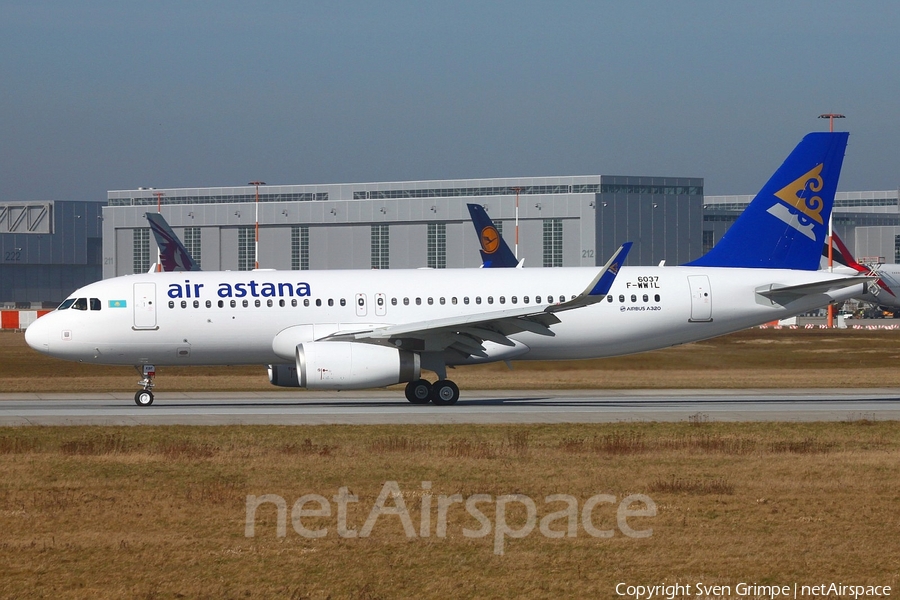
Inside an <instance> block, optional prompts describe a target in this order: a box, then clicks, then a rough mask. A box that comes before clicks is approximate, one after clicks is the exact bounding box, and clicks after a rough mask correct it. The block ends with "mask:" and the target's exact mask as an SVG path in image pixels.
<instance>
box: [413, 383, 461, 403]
mask: <svg viewBox="0 0 900 600" xmlns="http://www.w3.org/2000/svg"><path fill="white" fill-rule="evenodd" d="M406 399H407V400H409V401H410V402H412V403H413V404H428V403H429V402H433V403H434V404H437V405H438V406H447V405H450V404H456V401H457V400H459V387H458V386H457V385H456V384H455V383H453V382H452V381H450V380H449V379H442V380H440V381H438V382H436V383H435V384H434V385H432V384H431V383H429V382H428V381H426V380H425V379H418V380H416V381H410V382H409V383H407V384H406Z"/></svg>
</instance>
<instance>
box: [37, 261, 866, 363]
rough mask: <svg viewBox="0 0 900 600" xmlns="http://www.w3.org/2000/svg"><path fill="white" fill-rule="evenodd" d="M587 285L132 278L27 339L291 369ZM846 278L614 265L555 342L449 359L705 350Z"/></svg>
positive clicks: (466, 275) (808, 304)
mask: <svg viewBox="0 0 900 600" xmlns="http://www.w3.org/2000/svg"><path fill="white" fill-rule="evenodd" d="M596 273H597V269H595V268H582V267H579V268H552V269H550V268H541V269H539V268H535V269H524V270H523V269H442V270H381V271H378V270H361V271H347V270H345V271H249V272H234V271H227V272H192V273H149V274H138V275H129V276H124V277H117V278H114V279H108V280H104V281H100V282H97V283H93V284H91V285H88V286H85V287H83V288H81V289H79V290H78V291H76V292H74V293H73V294H72V297H79V298H80V297H83V298H86V299H89V300H90V299H96V300H99V303H97V302H93V303H89V306H88V308H87V309H85V310H80V309H76V308H72V307H70V308H67V309H66V310H56V311H54V312H51V313H49V314H47V315H45V316H43V317H41V318H40V319H38V320H37V321H35V323H34V324H32V325H31V326H30V327H29V329H28V331H27V333H26V336H27V340H28V343H29V344H30V345H31V346H32V347H34V348H36V349H38V350H40V351H42V352H45V353H47V354H50V355H52V356H56V357H59V358H64V359H69V360H76V361H82V362H86V363H98V364H130V365H139V364H148V363H149V364H155V365H221V364H260V365H262V364H268V363H275V364H278V363H281V364H285V363H293V361H294V359H295V357H294V348H295V346H296V344H297V343H302V342H310V341H313V340H315V339H321V338H323V337H325V336H328V335H330V334H332V333H335V332H338V331H344V332H346V331H358V330H367V329H374V328H377V327H380V326H384V325H397V324H404V323H418V324H421V323H427V322H430V321H435V322H437V321H439V320H441V319H447V318H451V317H460V316H464V315H484V314H486V313H492V312H494V311H502V310H510V309H522V308H525V307H531V306H533V307H534V309H535V311H539V310H541V309H542V308H544V307H546V306H548V305H552V304H555V303H558V302H560V301H561V300H562V298H565V299H566V300H568V299H570V298H572V297H573V296H574V295H576V294H579V293H580V292H581V291H582V290H584V288H585V286H586V285H588V283H589V282H590V281H591V279H592V277H594V276H595V275H596ZM841 277H843V275H839V274H836V273H835V274H832V273H827V272H822V271H797V270H780V269H755V268H725V267H714V268H711V267H622V268H621V269H620V271H619V273H618V277H617V278H616V280H615V282H614V284H613V286H612V289H611V290H610V292H609V294H608V295H607V296H606V298H604V299H603V300H602V301H600V302H598V303H596V304H593V305H591V306H586V307H582V308H577V309H573V310H569V311H565V312H560V313H556V316H557V317H558V318H559V319H560V322H559V323H557V324H554V325H553V326H552V332H553V335H539V334H537V333H532V332H527V331H526V332H520V333H516V334H513V335H510V336H509V338H510V339H511V340H513V341H514V342H515V346H514V347H509V346H506V345H500V344H495V343H492V342H485V344H484V347H485V350H486V353H487V355H488V357H487V358H485V357H477V356H469V357H467V358H460V359H459V360H456V361H454V360H453V359H452V358H450V359H448V361H447V364H467V363H477V362H489V361H493V360H503V359H509V358H515V359H517V360H548V359H579V358H594V357H604V356H616V355H623V354H630V353H635V352H642V351H646V350H653V349H657V348H664V347H668V346H672V345H675V344H682V343H686V342H692V341H697V340H702V339H706V338H711V337H714V336H718V335H722V334H725V333H729V332H732V331H737V330H740V329H744V328H747V327H750V326H753V325H758V324H761V323H765V322H767V321H771V320H774V319H779V318H783V317H787V316H791V315H795V314H799V313H802V312H805V311H808V310H812V309H815V308H819V307H822V306H825V305H827V304H829V303H830V302H834V301H841V300H845V299H847V298H850V297H852V296H855V295H859V294H860V292H861V289H862V284H860V285H853V286H851V287H845V288H843V289H840V290H837V291H832V292H828V293H814V294H809V295H805V296H797V297H796V299H793V300H790V301H783V302H782V303H781V304H779V303H773V301H771V300H769V298H767V297H764V296H762V295H760V294H759V293H758V292H759V291H760V290H765V289H769V288H771V287H772V285H773V284H774V286H775V287H779V286H796V285H801V284H808V283H816V282H827V281H830V280H833V279H839V278H841ZM90 304H93V305H95V306H98V307H99V309H95V310H91V309H90ZM279 334H282V335H281V336H279ZM413 350H416V349H413ZM419 350H421V351H426V352H427V351H429V348H427V347H423V348H420V349H419Z"/></svg>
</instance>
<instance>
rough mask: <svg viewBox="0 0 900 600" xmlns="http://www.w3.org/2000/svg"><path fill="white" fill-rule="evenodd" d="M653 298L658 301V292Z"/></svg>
mask: <svg viewBox="0 0 900 600" xmlns="http://www.w3.org/2000/svg"><path fill="white" fill-rule="evenodd" d="M653 299H654V300H655V301H656V302H659V294H657V295H655V296H653Z"/></svg>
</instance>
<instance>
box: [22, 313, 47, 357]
mask: <svg viewBox="0 0 900 600" xmlns="http://www.w3.org/2000/svg"><path fill="white" fill-rule="evenodd" d="M42 321H44V318H43V317H42V318H39V319H36V320H35V321H34V322H32V323H31V325H29V326H28V328H27V329H25V343H26V344H28V345H29V346H31V347H32V348H34V349H35V350H37V351H38V352H44V353H49V352H50V329H49V327H48V326H47V323H46V321H44V322H43V323H42Z"/></svg>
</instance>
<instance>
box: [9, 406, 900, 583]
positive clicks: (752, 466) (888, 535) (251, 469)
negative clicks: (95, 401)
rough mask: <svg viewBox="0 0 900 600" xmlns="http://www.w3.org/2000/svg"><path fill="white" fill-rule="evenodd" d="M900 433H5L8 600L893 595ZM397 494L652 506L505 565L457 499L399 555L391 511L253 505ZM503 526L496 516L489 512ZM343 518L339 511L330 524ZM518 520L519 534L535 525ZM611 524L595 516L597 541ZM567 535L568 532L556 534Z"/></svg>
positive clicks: (899, 556)
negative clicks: (711, 588)
mask: <svg viewBox="0 0 900 600" xmlns="http://www.w3.org/2000/svg"><path fill="white" fill-rule="evenodd" d="M898 450H900V424H898V423H896V422H870V421H856V422H845V423H832V424H825V423H819V424H814V423H813V424H725V423H702V422H701V423H699V424H692V423H681V424H604V425H540V426H506V427H504V426H474V425H453V426H449V425H448V426H371V427H351V426H319V427H223V428H208V427H206V428H204V427H133V428H100V427H55V428H39V427H29V428H5V429H0V472H2V473H3V477H2V479H0V529H2V531H3V534H2V537H0V597H4V598H15V597H47V598H59V597H77V598H123V597H129V598H272V597H286V598H329V597H330V598H397V597H416V598H422V597H438V596H441V597H479V598H507V597H510V596H517V597H525V598H529V597H530V598H544V597H567V598H573V597H594V598H612V597H614V596H615V594H614V586H615V584H616V583H617V582H620V581H622V582H628V583H635V584H636V583H645V584H646V583H651V584H652V583H660V582H663V581H665V582H668V583H674V582H682V583H688V582H691V583H692V582H696V581H703V582H706V583H708V584H710V583H721V584H726V585H728V584H730V585H734V584H735V583H737V582H739V581H751V582H752V581H756V582H772V583H786V584H791V583H793V582H795V581H797V582H800V583H804V582H805V583H820V582H829V581H842V582H844V583H847V582H853V583H872V584H881V585H893V586H894V587H895V589H896V586H897V585H898V583H900V582H898V579H900V573H898V565H900V545H898V544H897V543H896V540H897V538H898V535H900V517H898V507H900V492H898V490H900V475H898V471H897V468H896V465H897V458H898ZM385 481H397V482H398V484H399V486H400V488H401V490H402V491H403V496H404V500H405V502H406V505H407V506H408V508H409V510H410V513H411V517H412V520H413V523H414V524H415V525H416V528H417V529H418V527H419V523H420V518H421V510H420V508H421V499H422V497H423V494H424V490H423V488H422V485H421V482H423V481H430V482H432V487H431V490H430V492H431V493H432V494H433V496H434V498H437V495H439V494H445V495H449V494H454V493H459V494H461V495H462V496H463V497H468V496H470V495H472V494H479V493H480V494H490V495H491V496H493V497H496V496H499V495H503V494H515V493H521V494H526V495H528V496H530V497H531V498H532V499H534V500H535V502H536V504H537V508H538V518H540V517H542V516H544V515H546V514H548V513H549V512H551V511H554V510H559V509H560V508H561V507H560V506H559V505H550V504H545V503H544V501H543V499H544V498H545V497H546V496H548V495H550V494H557V493H560V494H571V495H573V496H575V497H576V498H577V499H578V502H579V508H580V507H581V505H582V504H583V502H584V501H585V500H586V499H587V498H589V497H591V496H593V495H595V494H598V493H605V494H612V495H614V496H615V497H616V498H617V499H621V498H623V497H625V496H626V495H629V494H632V493H643V494H647V495H649V496H650V497H651V498H653V500H654V501H655V502H656V504H657V507H658V515H657V516H656V517H652V518H648V517H642V518H635V519H633V520H632V524H633V525H635V526H636V527H638V528H646V527H652V529H653V535H652V537H650V538H647V539H632V538H629V537H625V536H624V535H622V534H621V533H619V532H616V534H615V535H614V536H613V537H612V538H609V539H602V538H594V537H590V536H588V535H586V534H585V532H584V530H583V529H582V528H581V526H580V524H579V528H578V531H577V536H576V537H574V538H569V537H563V538H560V539H549V538H546V537H544V536H542V535H540V534H539V533H538V530H537V529H536V530H535V531H534V532H532V533H531V534H530V535H529V536H528V537H526V538H523V539H510V540H507V541H506V544H505V549H506V553H505V554H504V555H503V556H497V555H495V554H494V553H493V551H492V547H493V539H492V537H491V536H489V537H486V538H479V539H469V538H465V537H464V536H463V535H462V534H461V531H462V528H463V527H468V528H473V529H474V528H477V527H478V523H477V522H476V521H475V520H474V519H473V518H472V517H470V516H468V515H467V514H466V512H465V510H464V509H462V508H460V505H456V506H455V508H454V509H453V510H451V512H450V518H449V522H448V534H447V536H446V537H444V538H439V537H436V535H435V529H434V528H435V525H436V520H435V519H436V516H435V512H436V500H434V501H433V502H432V508H431V515H432V518H431V529H430V532H431V535H430V536H429V537H415V538H412V539H408V538H407V537H406V536H405V535H404V532H403V528H402V527H401V526H400V524H399V519H398V518H397V517H396V516H390V515H387V516H382V517H381V518H379V520H378V523H377V525H376V526H375V528H374V530H373V533H372V536H371V537H368V538H355V539H343V538H340V537H338V536H337V534H336V532H335V526H336V517H335V516H334V513H332V516H331V517H329V518H326V517H323V518H319V519H316V518H307V519H305V520H304V524H305V525H307V526H308V527H318V526H321V527H327V528H328V534H327V535H326V536H325V537H324V538H321V539H317V540H311V539H307V538H304V537H301V536H300V535H298V534H297V533H295V532H294V530H293V529H292V527H291V521H290V516H288V523H287V535H286V537H284V538H279V537H277V536H276V522H275V521H276V519H275V510H274V508H273V507H272V506H271V505H269V506H268V507H262V508H260V509H259V512H258V514H257V521H256V536H255V537H253V538H247V537H245V536H244V521H245V505H246V504H245V503H246V497H247V495H248V494H253V495H262V494H277V495H280V496H282V497H283V498H285V500H286V501H287V502H288V510H290V505H291V504H292V503H293V502H294V501H296V500H297V499H298V498H299V497H300V496H302V495H303V494H308V493H316V494H321V495H322V496H324V497H326V498H327V499H329V501H331V498H332V496H334V495H335V494H337V491H338V488H339V487H342V486H346V487H348V488H349V491H350V493H352V494H354V495H356V496H358V498H359V502H358V503H356V504H350V508H349V511H348V522H349V524H350V525H351V526H352V527H353V528H355V529H357V530H359V529H360V528H361V526H362V524H363V522H364V521H365V519H366V517H367V514H368V512H369V509H370V508H371V506H372V505H373V503H374V501H375V498H376V497H377V495H378V493H379V491H380V490H381V488H382V485H383V484H384V482H385ZM480 507H481V509H482V510H483V512H484V514H485V515H486V516H487V517H488V518H489V519H491V521H492V522H493V519H494V515H493V508H492V505H491V504H483V505H480ZM335 508H336V504H335V503H334V502H332V510H335ZM514 508H516V507H511V509H510V513H509V521H510V523H511V524H513V525H518V524H519V522H520V521H521V519H522V518H523V514H524V513H523V512H521V511H520V512H516V511H515V510H513V509H514ZM614 511H615V508H614V507H612V506H610V505H606V506H599V507H598V508H597V509H596V510H595V512H594V518H595V521H597V524H598V526H609V527H614V525H615V512H614ZM554 528H561V527H556V526H554Z"/></svg>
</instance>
